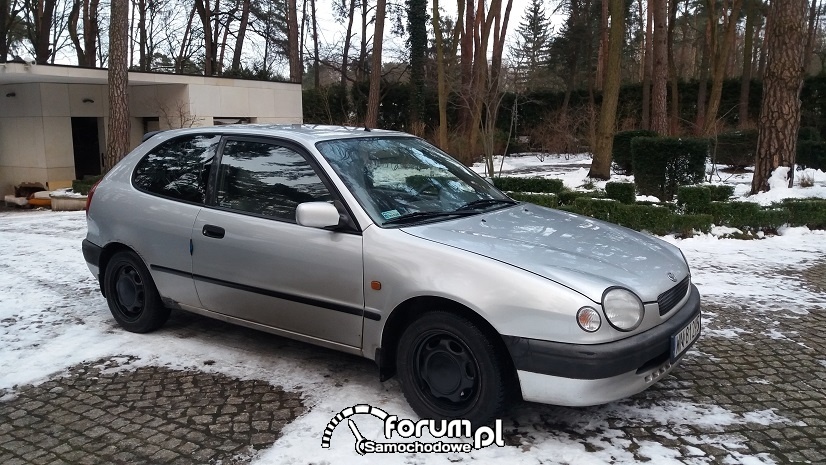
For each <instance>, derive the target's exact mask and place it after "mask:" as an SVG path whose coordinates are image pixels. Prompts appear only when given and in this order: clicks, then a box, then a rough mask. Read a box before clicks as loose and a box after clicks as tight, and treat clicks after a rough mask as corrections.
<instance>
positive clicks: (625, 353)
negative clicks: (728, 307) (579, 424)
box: [504, 285, 700, 406]
mask: <svg viewBox="0 0 826 465" xmlns="http://www.w3.org/2000/svg"><path fill="white" fill-rule="evenodd" d="M699 314H700V293H699V291H697V288H696V287H695V286H693V285H692V286H691V292H690V294H689V297H688V300H687V301H686V302H685V304H683V306H682V308H680V310H679V311H678V313H677V314H675V315H674V316H673V317H671V318H670V319H669V320H668V321H666V322H664V323H663V324H661V325H659V326H656V327H654V328H652V329H650V330H648V331H646V332H644V333H640V334H637V335H635V336H631V337H628V338H626V339H622V340H620V341H616V342H609V343H605V344H592V345H585V344H564V343H557V342H550V341H540V340H536V339H526V338H519V337H513V336H505V337H504V339H505V344H506V345H507V346H508V350H509V351H510V354H511V357H512V358H513V362H514V365H515V366H516V370H517V374H518V376H519V382H520V385H521V387H522V397H523V398H524V399H525V400H528V401H533V402H542V403H547V404H554V405H565V406H587V405H599V404H604V403H606V402H611V401H614V400H618V399H622V398H625V397H628V396H630V395H633V394H636V393H638V392H641V391H644V390H645V389H647V388H648V387H649V386H651V385H652V384H653V383H655V382H656V381H657V380H659V379H661V378H662V377H663V376H665V375H666V374H668V373H669V372H670V371H671V370H672V369H673V368H674V367H675V366H677V365H678V364H679V362H680V359H677V360H671V357H670V354H671V336H672V335H673V334H675V333H676V332H677V331H679V330H680V328H682V327H684V326H685V325H686V324H688V323H689V322H690V321H691V320H693V319H694V318H695V317H696V316H697V315H699ZM683 353H685V352H683Z"/></svg>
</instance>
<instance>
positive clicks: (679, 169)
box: [631, 137, 708, 201]
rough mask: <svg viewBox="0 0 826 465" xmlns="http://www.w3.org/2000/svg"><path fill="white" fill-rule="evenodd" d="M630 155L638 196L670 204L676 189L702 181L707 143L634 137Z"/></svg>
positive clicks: (686, 139) (697, 140)
mask: <svg viewBox="0 0 826 465" xmlns="http://www.w3.org/2000/svg"><path fill="white" fill-rule="evenodd" d="M631 152H632V154H633V164H634V183H635V184H636V185H637V190H638V191H639V193H640V194H643V195H654V196H657V197H658V198H659V199H660V200H665V201H670V200H671V199H673V198H674V194H676V192H677V186H680V185H685V184H697V183H699V182H701V181H702V180H703V174H704V173H705V166H706V158H707V156H708V140H706V139H692V138H683V139H680V138H671V137H636V138H634V139H633V140H632V141H631Z"/></svg>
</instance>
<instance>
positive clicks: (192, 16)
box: [175, 3, 198, 73]
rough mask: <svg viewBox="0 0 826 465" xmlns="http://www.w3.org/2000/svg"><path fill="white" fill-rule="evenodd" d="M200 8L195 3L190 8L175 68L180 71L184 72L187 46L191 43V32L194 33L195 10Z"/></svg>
mask: <svg viewBox="0 0 826 465" xmlns="http://www.w3.org/2000/svg"><path fill="white" fill-rule="evenodd" d="M197 9H198V4H197V3H195V4H193V5H192V9H191V10H189V20H187V22H186V29H184V37H183V38H182V39H181V48H180V51H179V52H178V59H177V60H175V70H176V71H177V72H178V73H183V72H184V54H185V53H186V49H187V46H188V45H189V42H190V40H191V39H190V38H191V33H192V21H193V20H194V19H195V11H196V10H197Z"/></svg>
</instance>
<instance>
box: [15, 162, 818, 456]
mask: <svg viewBox="0 0 826 465" xmlns="http://www.w3.org/2000/svg"><path fill="white" fill-rule="evenodd" d="M500 161H501V160H500ZM498 163H499V162H497V166H498ZM504 163H505V167H506V168H507V170H508V171H510V172H511V173H513V174H517V175H525V176H530V175H537V174H540V173H541V174H542V175H543V176H554V177H561V178H562V179H563V180H564V181H565V184H566V185H567V186H570V187H580V186H581V185H583V184H585V182H586V181H587V179H586V178H585V176H586V175H587V165H588V164H589V163H590V158H589V157H588V156H587V155H571V156H547V157H544V159H541V160H540V159H539V158H537V157H532V156H524V157H509V158H508V159H506V160H505V162H504ZM477 169H478V167H477ZM614 180H616V178H614ZM742 181H743V183H745V178H743V180H742ZM749 181H750V180H749ZM597 186H599V183H597ZM85 229H86V222H85V216H84V213H83V212H48V211H42V212H26V213H19V212H3V211H0V244H2V248H0V289H2V291H0V395H4V394H5V397H4V398H3V399H5V400H7V399H9V398H11V397H13V396H14V390H15V388H16V387H17V386H20V385H23V384H26V383H37V382H40V381H43V380H45V379H47V378H49V377H52V376H55V375H56V374H58V375H59V373H61V371H62V370H64V369H65V368H67V367H69V366H71V365H74V364H77V363H79V362H82V361H89V360H96V359H99V358H104V357H111V356H115V355H123V356H135V357H137V358H138V359H137V360H136V361H134V362H131V364H128V365H126V369H128V368H129V367H130V366H136V365H137V366H139V365H161V366H168V367H170V368H175V369H196V370H201V371H209V372H220V373H222V374H225V375H228V376H233V377H238V378H242V379H261V380H265V381H268V382H271V383H272V384H274V385H280V386H283V387H284V388H285V389H289V390H299V391H301V392H303V393H304V396H305V398H304V402H305V405H307V406H308V407H309V411H308V412H307V413H306V414H304V415H303V416H302V417H300V418H298V419H297V420H296V421H294V422H293V423H292V424H290V425H288V426H287V427H286V428H285V429H284V430H283V436H282V437H281V438H279V439H278V441H277V442H276V443H275V444H274V445H273V446H272V447H271V448H270V449H268V450H265V451H264V452H263V453H262V454H261V455H260V456H259V457H258V458H257V459H256V461H255V464H257V465H265V464H275V463H288V464H292V463H364V461H363V460H364V459H362V458H361V457H359V456H357V455H356V454H355V452H354V451H353V444H354V441H353V437H352V435H351V434H350V432H349V431H348V429H347V428H346V427H345V426H340V427H339V428H337V429H336V431H335V433H334V435H333V438H332V448H330V449H322V448H321V447H320V438H321V434H322V432H323V429H324V427H325V425H326V424H327V422H329V421H330V419H331V418H332V417H333V416H334V415H335V414H336V413H338V412H339V411H340V410H342V409H343V408H345V407H349V406H352V405H354V404H358V403H369V404H371V405H373V406H376V407H380V408H382V409H384V410H386V411H387V412H390V413H392V414H396V415H398V416H399V418H415V416H414V414H413V412H412V410H411V409H410V407H409V406H408V405H407V403H406V402H405V400H404V396H403V395H402V393H401V389H400V387H399V385H398V383H397V382H396V381H395V380H391V381H388V382H386V383H380V382H379V381H378V379H377V376H376V370H375V367H374V365H373V364H372V362H370V361H367V360H365V359H361V358H358V357H354V356H349V355H345V354H340V353H337V352H333V351H330V350H326V349H320V348H315V347H312V346H308V345H306V344H300V343H293V342H290V341H286V340H284V339H281V338H276V337H273V336H269V335H266V334H263V333H257V332H255V331H251V330H245V329H239V330H237V331H235V330H233V331H222V330H221V328H222V327H221V326H219V327H218V328H219V329H218V330H215V329H214V327H212V326H209V325H208V324H206V323H203V322H202V321H201V320H195V321H196V323H194V324H193V323H191V322H190V324H189V325H187V324H186V322H185V323H180V322H178V323H176V322H175V321H174V320H175V319H174V318H173V320H172V321H170V324H168V325H167V326H166V327H165V328H163V329H161V330H160V331H157V332H155V333H152V334H148V335H136V334H131V333H127V332H125V331H122V330H120V329H119V328H118V327H117V325H116V324H115V322H114V320H113V319H112V318H111V315H110V314H109V310H108V308H107V306H106V302H105V300H104V299H103V297H102V296H101V295H100V293H99V292H98V285H97V282H96V281H95V280H94V279H93V278H92V276H91V274H90V273H89V271H88V269H87V268H86V264H85V261H84V259H83V256H82V253H81V250H80V242H81V240H82V239H83V237H84V236H85ZM664 239H665V240H667V241H669V242H672V243H675V244H677V245H678V246H679V247H680V248H681V249H682V250H683V251H684V253H685V255H686V257H687V259H688V261H689V263H690V265H691V267H692V272H693V280H694V283H695V284H697V285H698V287H699V288H700V289H701V292H702V293H703V295H704V298H706V299H709V300H711V301H714V302H718V303H724V302H729V301H732V300H736V301H737V302H746V303H748V305H749V307H750V308H754V309H756V310H765V311H775V312H783V313H784V314H788V310H792V311H793V312H794V311H797V312H799V313H805V312H807V311H808V310H809V309H810V308H812V307H814V306H816V305H820V306H822V305H823V302H822V295H820V296H818V295H817V294H816V293H814V292H813V291H810V290H808V289H806V288H805V287H803V286H802V285H801V282H800V281H798V279H797V278H794V277H793V276H785V275H779V274H778V273H777V271H778V270H799V269H801V268H803V267H805V266H806V265H807V264H809V263H810V262H812V261H813V260H818V259H822V257H824V256H826V232H824V231H809V230H808V229H806V228H787V229H784V230H781V234H780V235H778V236H774V237H768V238H766V239H763V240H752V241H741V240H734V239H719V238H718V237H716V236H714V235H701V236H696V237H693V238H690V239H676V238H674V237H666V238H664ZM795 303H796V304H797V306H795ZM788 316H789V317H795V315H794V314H789V315H788ZM705 317H706V321H704V324H705V325H707V324H708V321H711V320H713V319H714V318H715V317H716V316H715V315H714V314H713V313H708V314H706V315H705ZM190 326H194V329H191V328H190ZM723 328H724V329H722V330H719V331H718V334H714V333H706V334H705V336H704V337H727V338H737V337H739V334H740V333H741V332H742V331H743V330H742V329H739V328H737V327H736V322H732V323H731V324H727V325H723ZM772 331H774V330H768V332H767V334H766V335H765V336H767V337H780V336H782V337H784V338H787V337H789V336H790V335H782V334H779V333H777V332H776V331H775V332H772ZM775 333H777V334H775ZM687 357H689V358H691V357H709V355H707V354H704V353H702V352H701V351H700V350H692V351H691V352H690V353H689V354H688V355H687ZM206 360H212V361H214V363H212V364H209V365H205V364H204V361H206ZM822 363H824V365H826V361H823V362H822ZM510 416H511V418H510V419H509V420H508V421H511V422H514V421H518V422H519V424H520V425H522V426H521V427H520V430H527V431H528V434H527V436H526V438H525V439H523V443H522V445H521V446H520V447H505V448H498V447H488V448H486V449H483V450H480V451H474V452H472V453H471V454H470V458H471V459H476V460H479V461H482V463H487V462H489V461H491V460H493V459H500V460H502V461H507V463H513V464H522V463H524V464H528V463H531V464H533V463H537V461H538V459H539V458H541V460H542V461H543V463H577V464H601V463H634V462H635V461H636V458H635V456H634V455H633V453H632V452H630V450H632V449H636V450H637V454H638V456H643V457H647V458H650V459H651V460H652V463H656V464H672V463H698V464H699V463H710V462H711V461H712V460H713V458H712V457H708V456H706V454H705V453H704V452H703V451H702V450H701V449H700V448H691V449H690V450H688V452H687V455H686V453H685V451H683V452H681V451H680V450H677V449H673V448H668V447H666V446H664V445H662V444H660V443H655V442H650V441H638V440H636V439H634V438H633V437H630V436H628V435H627V434H626V433H625V432H623V431H622V430H620V429H618V428H617V427H616V423H617V420H616V419H617V418H621V419H622V420H621V423H622V424H624V425H631V426H635V425H640V426H643V425H646V426H650V425H662V426H663V427H665V426H668V427H669V428H670V430H671V431H674V430H675V428H677V430H680V428H684V427H685V426H688V425H691V426H692V427H693V428H695V430H689V429H685V435H683V436H685V437H691V438H693V439H692V441H693V442H695V444H694V445H695V446H697V445H702V444H713V445H715V446H717V447H719V448H722V449H724V450H727V451H728V453H729V455H728V458H727V459H726V462H727V463H742V464H750V463H760V464H763V463H770V460H768V459H767V458H766V457H765V456H763V455H756V456H750V455H746V454H744V453H742V452H741V451H744V450H746V449H745V448H744V445H743V441H745V438H743V437H740V436H736V435H735V436H728V435H725V434H722V435H720V434H718V435H713V436H709V437H706V436H703V435H696V436H694V434H696V433H692V432H691V431H696V428H700V429H703V430H707V431H723V428H724V427H726V426H729V425H735V424H747V423H756V424H761V425H762V424H771V423H783V422H787V421H788V420H787V419H785V418H783V417H781V416H779V415H777V414H776V413H774V412H773V411H756V412H746V413H744V414H742V415H741V414H736V413H733V412H731V411H728V410H726V409H724V408H722V407H719V406H714V405H704V404H697V403H693V402H691V401H690V399H689V398H683V397H680V396H675V397H674V398H673V399H669V400H660V401H652V400H649V399H646V398H642V399H640V398H635V399H629V400H625V401H621V402H615V403H612V404H609V405H607V406H601V407H594V408H589V409H568V408H562V407H547V406H543V407H541V408H537V406H536V405H533V404H523V405H521V406H519V407H518V408H517V409H516V410H515V411H514V412H512V413H511V414H510ZM549 418H552V422H553V424H558V425H563V427H560V428H559V429H556V428H553V429H551V428H547V427H542V426H541V425H542V424H543V422H547V421H548V419H549ZM371 421H372V422H371ZM767 422H768V423H767ZM537 425H538V426H537ZM506 427H507V425H506ZM359 428H360V430H361V433H362V434H363V435H364V436H365V437H367V438H371V439H374V440H382V438H383V432H382V424H381V423H380V422H379V421H378V420H375V419H371V418H369V417H366V416H364V418H360V419H359ZM571 431H573V432H576V433H577V434H579V435H580V436H584V438H585V439H583V437H578V438H577V437H574V435H572V434H569V433H570V432H571ZM658 434H659V433H658ZM661 435H662V436H663V437H668V436H669V435H671V433H669V432H668V430H666V428H662V434H661ZM681 435H682V434H681ZM422 441H428V442H430V441H435V439H433V438H424V439H422ZM632 445H633V446H634V447H633V448H630V447H629V446H632ZM381 459H382V462H384V463H388V464H397V463H426V464H448V463H455V462H457V461H464V460H467V459H468V458H467V457H466V456H460V455H451V454H430V455H427V454H424V455H421V454H420V455H385V456H382V458H381Z"/></svg>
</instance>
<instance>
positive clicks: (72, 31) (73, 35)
mask: <svg viewBox="0 0 826 465" xmlns="http://www.w3.org/2000/svg"><path fill="white" fill-rule="evenodd" d="M80 2H81V0H74V2H72V9H71V10H70V11H69V20H68V21H67V23H66V30H67V31H68V32H69V39H70V40H71V41H72V45H74V46H75V54H76V55H77V65H78V66H83V64H84V63H86V55H85V54H84V53H83V44H81V43H80V34H78V32H77V23H78V21H79V20H80Z"/></svg>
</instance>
